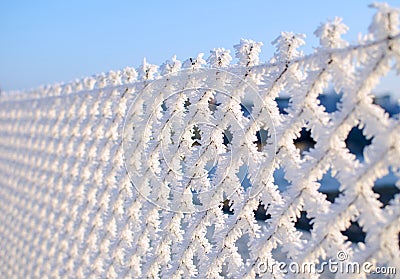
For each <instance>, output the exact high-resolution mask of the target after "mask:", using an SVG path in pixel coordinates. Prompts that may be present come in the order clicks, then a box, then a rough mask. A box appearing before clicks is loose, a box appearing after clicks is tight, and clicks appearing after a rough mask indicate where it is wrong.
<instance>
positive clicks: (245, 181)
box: [236, 164, 251, 189]
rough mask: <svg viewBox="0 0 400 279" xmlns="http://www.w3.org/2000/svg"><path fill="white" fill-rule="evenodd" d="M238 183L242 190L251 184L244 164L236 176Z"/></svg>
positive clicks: (246, 166) (247, 169)
mask: <svg viewBox="0 0 400 279" xmlns="http://www.w3.org/2000/svg"><path fill="white" fill-rule="evenodd" d="M236 175H237V177H238V178H239V181H240V183H241V185H242V187H243V188H244V189H247V188H249V187H251V182H250V179H249V166H248V165H246V164H244V165H241V166H240V168H239V172H238V173H237V174H236Z"/></svg>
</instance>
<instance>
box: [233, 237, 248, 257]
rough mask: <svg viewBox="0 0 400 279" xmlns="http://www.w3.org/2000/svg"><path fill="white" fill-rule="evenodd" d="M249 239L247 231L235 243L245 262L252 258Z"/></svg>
mask: <svg viewBox="0 0 400 279" xmlns="http://www.w3.org/2000/svg"><path fill="white" fill-rule="evenodd" d="M249 240H250V238H249V234H248V233H245V234H243V235H242V236H241V237H239V238H238V240H236V243H235V245H236V247H237V248H238V252H239V254H240V256H241V258H242V260H243V262H246V261H247V260H248V259H250V250H249V246H248V243H249Z"/></svg>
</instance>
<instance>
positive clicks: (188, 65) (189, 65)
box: [183, 53, 206, 69]
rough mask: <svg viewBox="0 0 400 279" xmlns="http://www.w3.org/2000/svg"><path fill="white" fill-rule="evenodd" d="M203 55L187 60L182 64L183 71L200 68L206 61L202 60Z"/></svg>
mask: <svg viewBox="0 0 400 279" xmlns="http://www.w3.org/2000/svg"><path fill="white" fill-rule="evenodd" d="M203 56H204V53H199V54H198V55H197V57H196V58H189V59H188V60H186V61H185V62H183V68H185V69H198V68H201V67H202V66H203V65H204V64H206V61H205V60H204V59H203Z"/></svg>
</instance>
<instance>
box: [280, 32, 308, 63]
mask: <svg viewBox="0 0 400 279" xmlns="http://www.w3.org/2000/svg"><path fill="white" fill-rule="evenodd" d="M305 37H306V35H305V34H294V33H293V32H282V33H281V35H280V36H279V37H278V38H276V39H275V40H274V41H272V44H273V45H275V47H276V53H275V59H276V60H278V61H288V60H290V59H294V58H297V57H299V56H301V55H302V52H300V51H299V50H298V48H299V47H300V46H302V45H304V44H305V42H304V39H305Z"/></svg>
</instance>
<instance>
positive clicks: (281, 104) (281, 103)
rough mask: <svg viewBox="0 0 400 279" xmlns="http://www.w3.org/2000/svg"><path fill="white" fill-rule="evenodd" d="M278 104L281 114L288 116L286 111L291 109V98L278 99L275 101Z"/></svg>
mask: <svg viewBox="0 0 400 279" xmlns="http://www.w3.org/2000/svg"><path fill="white" fill-rule="evenodd" d="M275 101H276V103H277V104H278V109H279V113H280V114H288V113H287V111H286V109H287V108H288V107H289V98H288V97H278V98H276V99H275Z"/></svg>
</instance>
